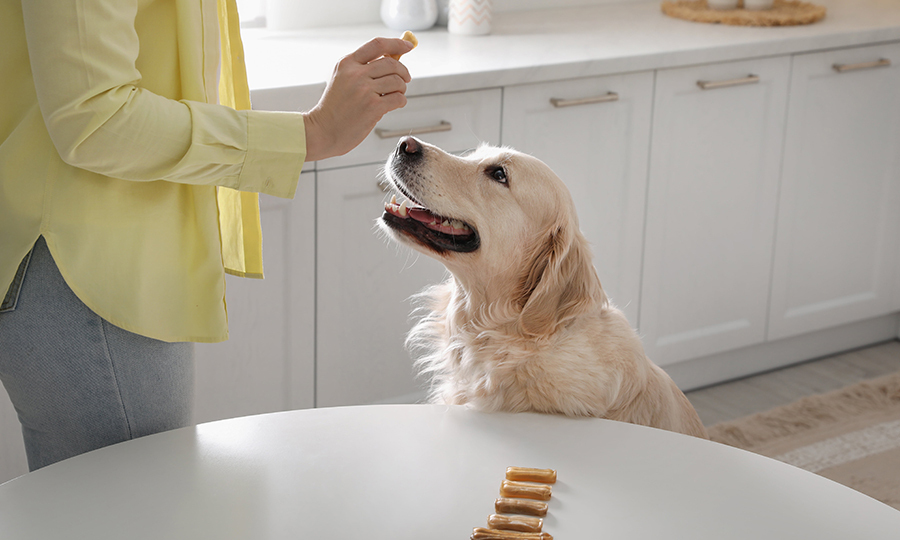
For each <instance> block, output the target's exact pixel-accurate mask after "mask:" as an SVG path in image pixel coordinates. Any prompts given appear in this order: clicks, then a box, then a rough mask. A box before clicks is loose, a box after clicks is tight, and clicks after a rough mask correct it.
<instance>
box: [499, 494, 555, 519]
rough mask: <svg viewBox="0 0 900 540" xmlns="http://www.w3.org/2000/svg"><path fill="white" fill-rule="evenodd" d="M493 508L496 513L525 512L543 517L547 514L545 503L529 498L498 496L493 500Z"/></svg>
mask: <svg viewBox="0 0 900 540" xmlns="http://www.w3.org/2000/svg"><path fill="white" fill-rule="evenodd" d="M494 510H495V511H496V512H497V513H498V514H525V515H528V516H538V517H544V516H546V515H547V503H545V502H541V501H532V500H529V499H507V498H500V499H497V500H496V501H494Z"/></svg>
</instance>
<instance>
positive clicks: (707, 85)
mask: <svg viewBox="0 0 900 540" xmlns="http://www.w3.org/2000/svg"><path fill="white" fill-rule="evenodd" d="M758 82H759V75H747V76H746V77H741V78H740V79H728V80H727V81H697V86H699V87H700V88H702V89H703V90H713V89H715V88H727V87H729V86H741V85H743V84H756V83H758Z"/></svg>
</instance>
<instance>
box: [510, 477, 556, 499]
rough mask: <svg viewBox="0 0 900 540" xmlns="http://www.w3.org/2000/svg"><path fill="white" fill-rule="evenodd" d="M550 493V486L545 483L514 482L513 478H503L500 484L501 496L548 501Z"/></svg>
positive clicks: (551, 491)
mask: <svg viewBox="0 0 900 540" xmlns="http://www.w3.org/2000/svg"><path fill="white" fill-rule="evenodd" d="M552 493H553V490H552V488H551V487H550V486H548V485H547V484H528V483H525V482H515V481H513V480H504V481H503V483H502V484H500V496H501V497H513V498H522V499H535V500H538V501H549V500H550V495H551V494H552Z"/></svg>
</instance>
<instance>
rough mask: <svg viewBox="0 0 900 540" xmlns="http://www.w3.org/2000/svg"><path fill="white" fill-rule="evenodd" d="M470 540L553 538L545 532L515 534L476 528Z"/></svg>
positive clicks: (537, 539) (548, 539)
mask: <svg viewBox="0 0 900 540" xmlns="http://www.w3.org/2000/svg"><path fill="white" fill-rule="evenodd" d="M469 539H470V540H553V536H552V535H550V534H548V533H545V532H534V533H527V532H515V531H501V530H499V529H484V528H482V527H475V530H473V531H472V536H470V537H469Z"/></svg>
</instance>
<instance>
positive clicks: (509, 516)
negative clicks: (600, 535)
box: [469, 467, 556, 540]
mask: <svg viewBox="0 0 900 540" xmlns="http://www.w3.org/2000/svg"><path fill="white" fill-rule="evenodd" d="M554 483H556V471H554V470H553V469H530V468H525V467H508V468H507V469H506V480H504V481H503V483H502V484H500V498H499V499H497V500H496V501H494V511H495V512H496V514H491V516H490V517H488V526H487V528H483V527H476V528H475V530H474V531H473V532H472V536H471V537H469V538H470V540H553V536H551V535H550V534H548V533H545V532H543V531H542V530H541V529H542V528H543V527H544V520H543V519H542V518H543V517H544V516H546V515H547V508H548V505H547V501H549V500H550V497H551V495H552V492H553V488H552V487H551V486H550V484H554Z"/></svg>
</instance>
